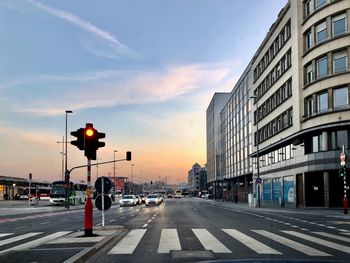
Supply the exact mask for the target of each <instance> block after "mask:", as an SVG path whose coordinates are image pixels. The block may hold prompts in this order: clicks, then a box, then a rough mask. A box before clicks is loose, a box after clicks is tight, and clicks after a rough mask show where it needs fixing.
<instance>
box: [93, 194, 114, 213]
mask: <svg viewBox="0 0 350 263" xmlns="http://www.w3.org/2000/svg"><path fill="white" fill-rule="evenodd" d="M102 196H103V197H104V198H103V199H104V200H103V201H104V211H106V210H108V209H110V208H111V206H112V199H111V198H110V197H109V196H108V195H98V196H97V197H96V200H95V206H96V208H97V209H98V210H102Z"/></svg>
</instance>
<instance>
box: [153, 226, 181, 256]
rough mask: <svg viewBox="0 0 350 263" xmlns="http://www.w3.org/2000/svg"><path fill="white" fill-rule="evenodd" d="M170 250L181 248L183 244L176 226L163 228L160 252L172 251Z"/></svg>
mask: <svg viewBox="0 0 350 263" xmlns="http://www.w3.org/2000/svg"><path fill="white" fill-rule="evenodd" d="M170 250H181V244H180V240H179V236H178V234H177V230H176V229H175V228H165V229H162V233H161V235H160V240H159V246H158V253H170Z"/></svg>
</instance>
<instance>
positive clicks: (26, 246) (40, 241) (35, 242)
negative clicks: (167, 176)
mask: <svg viewBox="0 0 350 263" xmlns="http://www.w3.org/2000/svg"><path fill="white" fill-rule="evenodd" d="M71 232H72V231H62V232H56V233H54V234H51V235H48V236H45V237H42V238H39V239H35V240H33V241H29V242H27V243H24V244H21V245H18V246H15V247H11V248H8V249H5V250H3V251H0V254H4V253H6V252H8V251H18V250H25V249H30V248H33V247H37V246H40V245H42V244H45V243H47V242H49V241H51V240H53V239H56V238H59V237H61V236H64V235H67V234H69V233H71ZM29 234H31V233H29ZM39 234H40V233H39Z"/></svg>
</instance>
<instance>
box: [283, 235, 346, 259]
mask: <svg viewBox="0 0 350 263" xmlns="http://www.w3.org/2000/svg"><path fill="white" fill-rule="evenodd" d="M282 232H283V233H286V234H289V235H292V236H295V237H299V238H302V239H305V240H308V241H311V242H315V243H317V244H319V245H322V246H325V247H330V248H333V249H335V250H339V251H342V252H345V253H348V254H350V247H347V246H343V245H340V244H337V243H334V242H330V241H326V240H323V239H321V238H317V237H313V236H309V235H305V234H302V233H298V232H295V231H286V230H284V231H282Z"/></svg>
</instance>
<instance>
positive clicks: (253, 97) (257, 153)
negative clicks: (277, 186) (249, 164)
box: [250, 95, 261, 207]
mask: <svg viewBox="0 0 350 263" xmlns="http://www.w3.org/2000/svg"><path fill="white" fill-rule="evenodd" d="M250 98H251V99H254V102H255V103H256V115H255V116H256V135H257V136H256V162H257V165H258V166H257V180H256V181H255V182H257V183H258V207H260V184H261V179H260V161H259V139H260V136H259V113H258V112H259V104H258V96H256V95H252V96H250Z"/></svg>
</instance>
